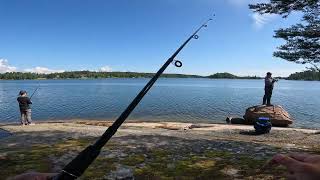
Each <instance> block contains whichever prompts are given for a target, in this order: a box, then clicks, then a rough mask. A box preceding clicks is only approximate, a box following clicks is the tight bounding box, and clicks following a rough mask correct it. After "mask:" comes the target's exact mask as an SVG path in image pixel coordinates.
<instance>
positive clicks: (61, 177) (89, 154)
mask: <svg viewBox="0 0 320 180" xmlns="http://www.w3.org/2000/svg"><path fill="white" fill-rule="evenodd" d="M99 154H100V149H97V148H96V147H94V146H92V145H90V146H88V147H87V148H86V149H84V150H83V151H82V152H81V153H80V154H79V155H77V157H76V158H74V159H73V160H72V161H71V162H70V163H69V164H68V165H67V166H65V167H64V168H63V170H62V171H61V172H60V173H59V174H58V175H57V176H54V177H52V178H51V180H75V179H77V178H78V177H80V176H81V175H82V174H83V173H84V171H85V170H86V169H87V168H88V167H89V165H90V164H91V163H92V162H93V161H94V160H95V159H96V158H97V157H98V155H99Z"/></svg>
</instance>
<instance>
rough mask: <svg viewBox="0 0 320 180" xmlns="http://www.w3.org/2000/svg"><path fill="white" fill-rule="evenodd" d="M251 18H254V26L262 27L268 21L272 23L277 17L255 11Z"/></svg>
mask: <svg viewBox="0 0 320 180" xmlns="http://www.w3.org/2000/svg"><path fill="white" fill-rule="evenodd" d="M251 18H252V20H253V25H254V27H255V28H257V29H260V28H262V27H263V26H264V25H266V24H267V23H270V22H271V21H272V20H274V19H275V18H276V15H275V14H259V13H253V14H251Z"/></svg>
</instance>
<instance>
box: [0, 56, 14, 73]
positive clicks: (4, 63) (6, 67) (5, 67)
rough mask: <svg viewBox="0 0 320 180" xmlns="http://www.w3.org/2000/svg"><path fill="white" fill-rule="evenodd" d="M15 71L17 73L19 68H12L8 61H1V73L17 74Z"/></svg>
mask: <svg viewBox="0 0 320 180" xmlns="http://www.w3.org/2000/svg"><path fill="white" fill-rule="evenodd" d="M15 71H17V68H16V67H14V66H10V65H9V63H8V60H6V59H0V73H6V72H15Z"/></svg>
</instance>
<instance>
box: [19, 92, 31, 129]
mask: <svg viewBox="0 0 320 180" xmlns="http://www.w3.org/2000/svg"><path fill="white" fill-rule="evenodd" d="M17 101H18V103H19V108H20V115H21V125H23V126H24V125H29V124H32V120H31V107H30V104H32V102H31V100H30V98H29V97H28V95H27V91H24V90H21V91H20V92H19V97H18V98H17Z"/></svg>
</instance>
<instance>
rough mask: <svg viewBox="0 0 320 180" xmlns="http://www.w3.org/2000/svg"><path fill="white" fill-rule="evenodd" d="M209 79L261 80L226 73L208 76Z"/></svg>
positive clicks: (255, 77)
mask: <svg viewBox="0 0 320 180" xmlns="http://www.w3.org/2000/svg"><path fill="white" fill-rule="evenodd" d="M208 78H210V79H261V77H257V76H243V77H240V76H236V75H233V74H230V73H227V72H224V73H216V74H213V75H210V76H208Z"/></svg>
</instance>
